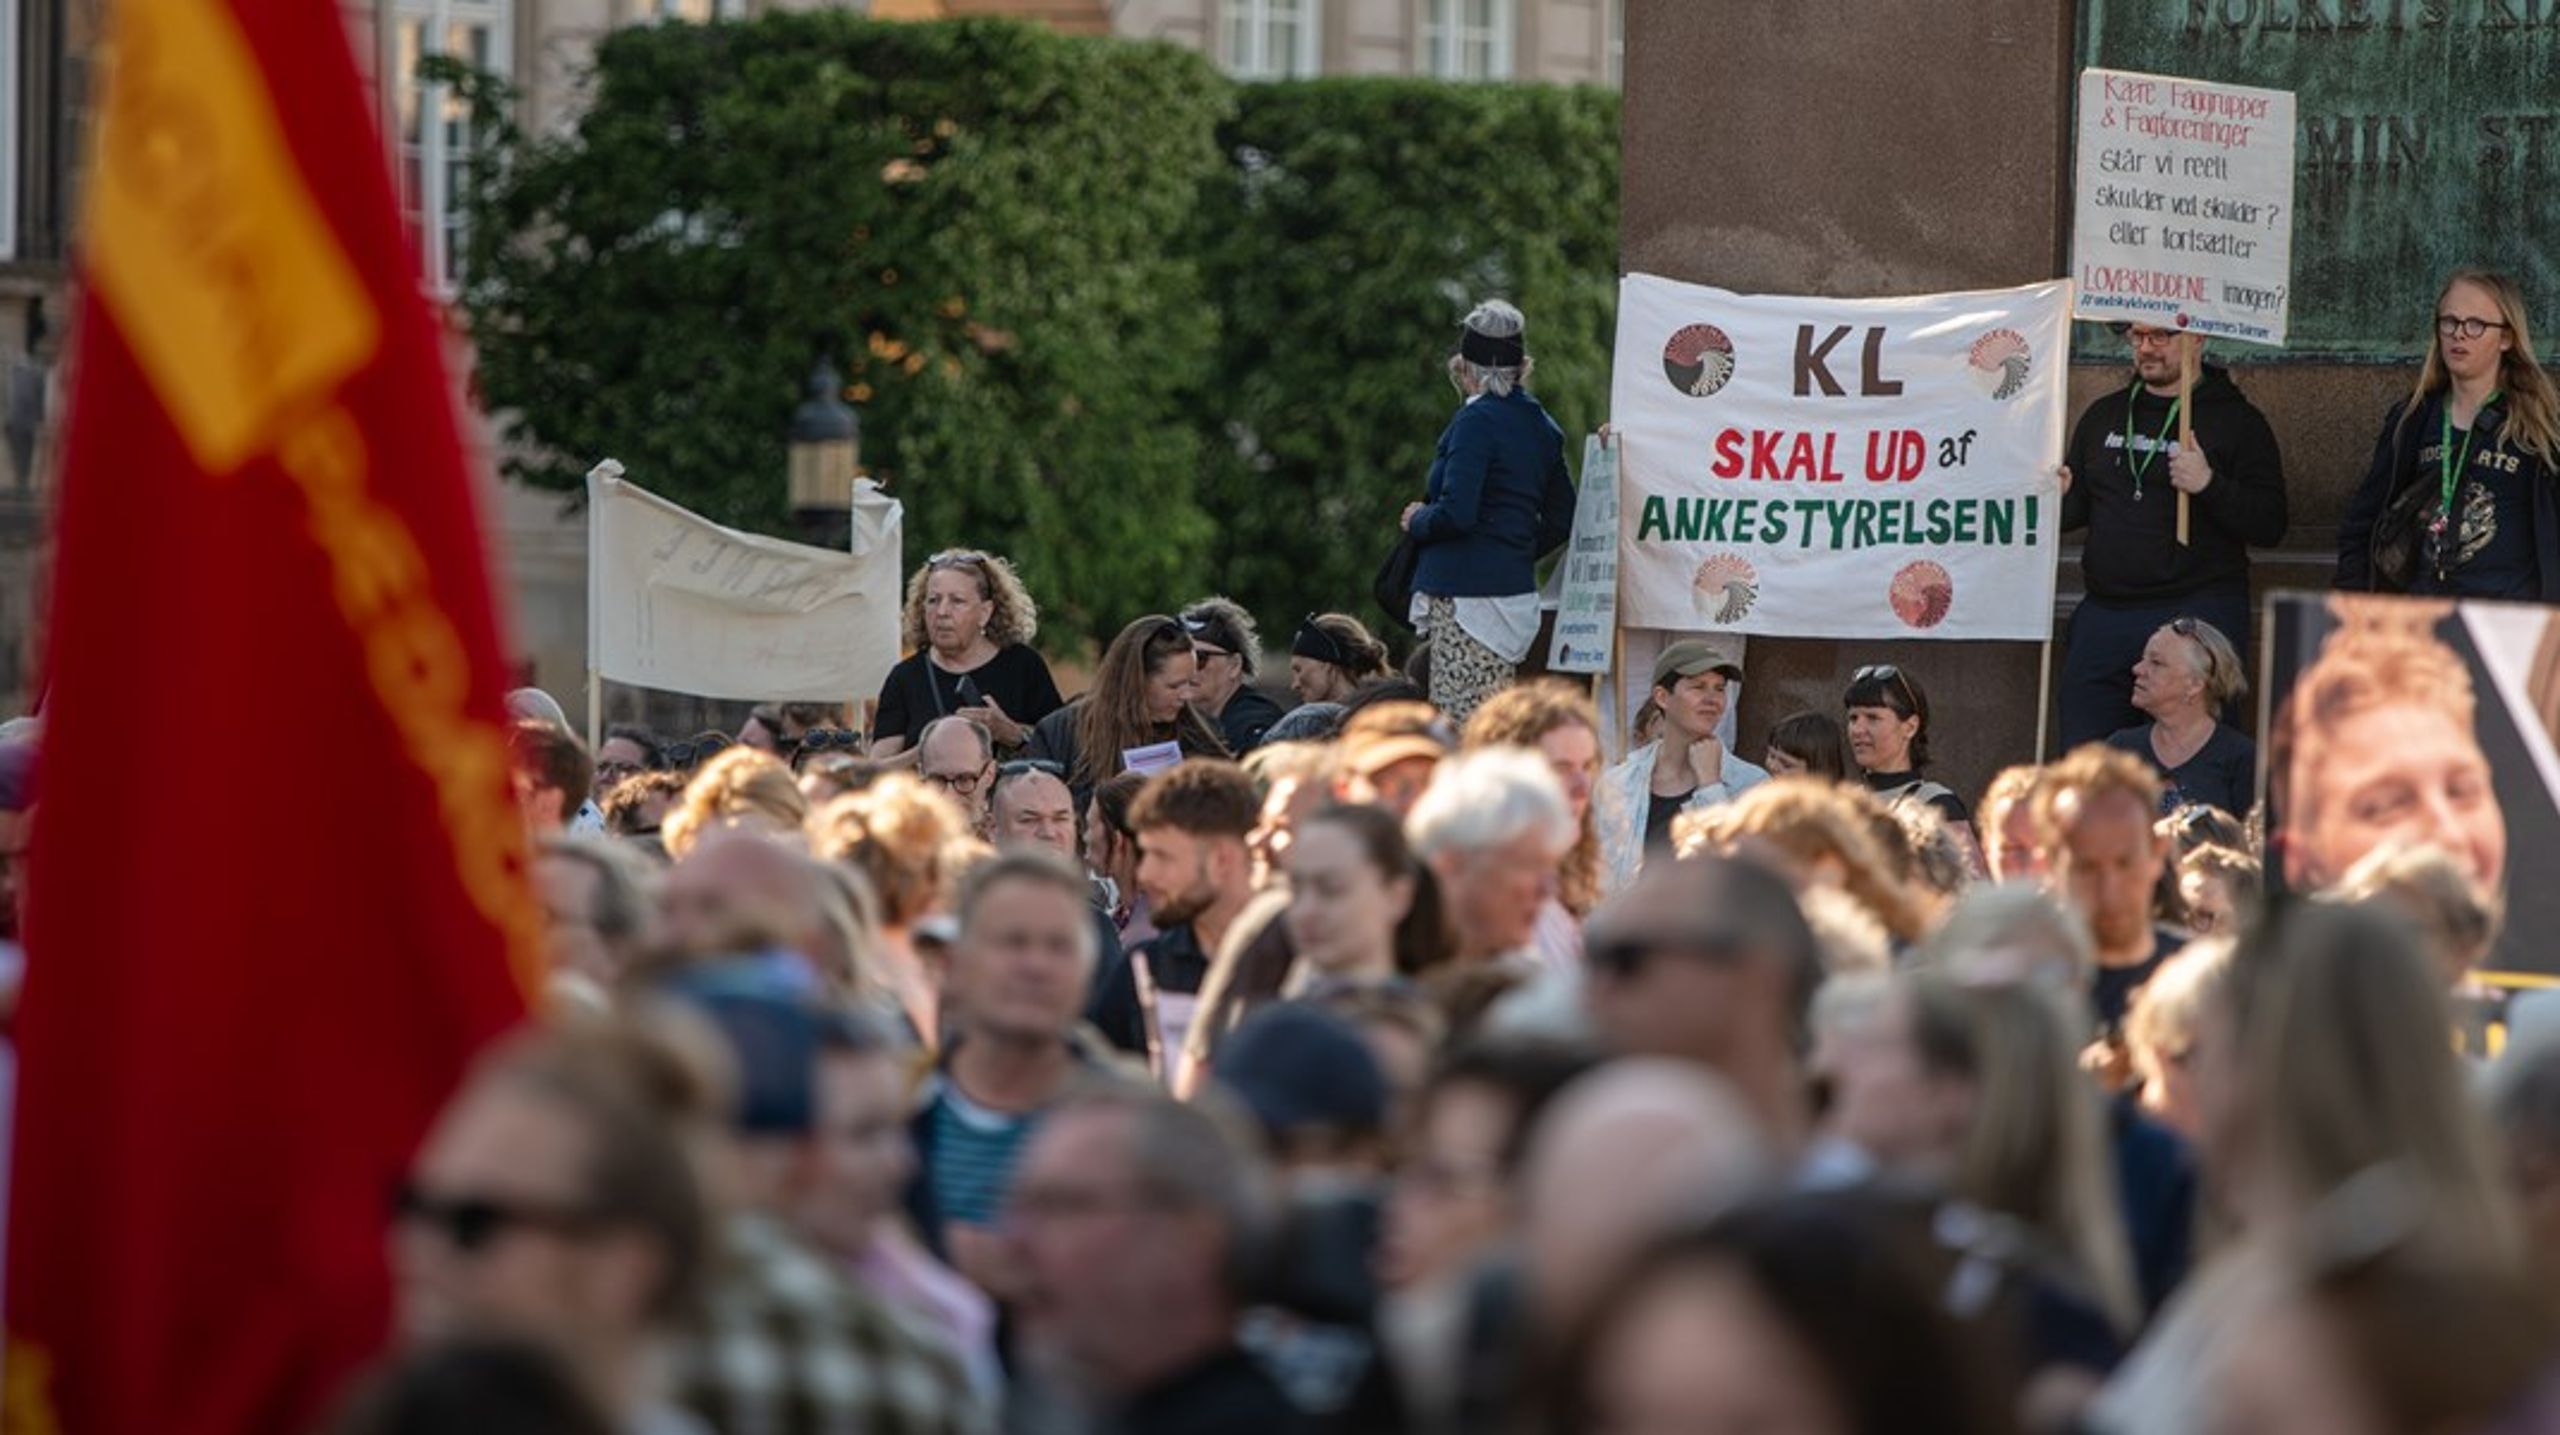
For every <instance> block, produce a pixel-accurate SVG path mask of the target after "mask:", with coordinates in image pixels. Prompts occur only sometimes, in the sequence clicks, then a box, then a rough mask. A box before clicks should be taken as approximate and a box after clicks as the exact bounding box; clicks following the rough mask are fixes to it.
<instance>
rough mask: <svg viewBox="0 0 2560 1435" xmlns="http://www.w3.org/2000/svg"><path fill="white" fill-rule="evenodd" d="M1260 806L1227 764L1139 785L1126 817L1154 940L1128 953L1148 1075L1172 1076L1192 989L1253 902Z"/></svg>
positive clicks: (1195, 994)
mask: <svg viewBox="0 0 2560 1435" xmlns="http://www.w3.org/2000/svg"><path fill="white" fill-rule="evenodd" d="M1261 809H1262V801H1261V798H1260V796H1259V795H1257V794H1256V793H1255V792H1254V789H1253V779H1252V778H1250V777H1247V776H1246V775H1245V772H1244V769H1243V768H1241V767H1238V766H1236V765H1235V764H1234V763H1232V762H1220V761H1216V760H1212V759H1205V758H1193V759H1191V760H1190V761H1188V762H1185V763H1183V764H1181V765H1180V766H1177V767H1175V768H1173V769H1172V770H1171V771H1169V772H1165V773H1163V774H1161V775H1159V776H1157V777H1155V778H1154V779H1152V780H1151V781H1149V782H1148V783H1147V785H1146V788H1145V790H1144V791H1142V792H1140V793H1139V794H1138V800H1137V801H1136V802H1134V803H1132V804H1130V807H1129V826H1130V828H1131V830H1133V831H1135V832H1136V833H1137V834H1138V890H1139V891H1141V892H1143V893H1145V894H1146V898H1147V902H1148V904H1149V906H1150V907H1151V908H1152V909H1153V914H1154V919H1155V924H1156V930H1157V936H1156V937H1155V938H1154V939H1153V940H1151V941H1148V942H1146V943H1144V944H1143V945H1140V946H1137V947H1134V948H1132V949H1130V952H1129V964H1130V970H1131V975H1133V976H1134V977H1135V978H1136V981H1137V990H1138V1003H1139V1007H1140V1009H1141V1013H1142V1015H1143V1018H1144V1020H1145V1029H1146V1033H1147V1042H1148V1048H1149V1050H1150V1051H1151V1052H1152V1053H1154V1054H1155V1057H1156V1059H1155V1061H1154V1062H1153V1063H1152V1064H1153V1065H1154V1066H1155V1068H1156V1071H1157V1074H1158V1075H1160V1076H1163V1077H1165V1078H1166V1079H1167V1080H1169V1081H1170V1080H1173V1079H1175V1078H1176V1077H1178V1076H1179V1075H1180V1073H1179V1072H1177V1071H1175V1070H1173V1066H1174V1065H1175V1064H1177V1060H1178V1056H1179V1053H1180V1052H1181V1051H1182V1049H1183V1044H1184V1039H1185V1038H1186V1037H1187V1036H1188V1035H1189V1033H1190V1030H1191V1019H1192V1016H1193V1014H1194V1013H1195V1011H1196V1010H1197V1008H1198V1004H1199V1000H1200V988H1201V986H1202V984H1203V983H1205V982H1206V981H1207V979H1208V975H1209V961H1210V958H1212V957H1214V956H1216V955H1217V952H1218V947H1219V945H1220V944H1221V943H1222V942H1224V941H1225V940H1226V937H1227V932H1228V929H1229V928H1231V927H1233V926H1234V925H1235V924H1236V919H1237V918H1238V917H1239V916H1240V915H1241V914H1242V913H1243V911H1244V908H1245V904H1246V903H1247V902H1248V901H1250V900H1252V898H1253V854H1252V851H1251V849H1250V848H1249V847H1248V846H1247V845H1246V839H1247V838H1248V837H1250V836H1251V835H1252V832H1253V825H1254V822H1255V820H1256V819H1257V818H1258V817H1259V816H1260V815H1261Z"/></svg>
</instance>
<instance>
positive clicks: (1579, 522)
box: [1547, 434, 1618, 673]
mask: <svg viewBox="0 0 2560 1435" xmlns="http://www.w3.org/2000/svg"><path fill="white" fill-rule="evenodd" d="M1556 573H1557V575H1558V577H1559V578H1560V579H1561V580H1562V582H1561V585H1560V592H1559V594H1558V597H1557V599H1556V632H1555V640H1554V642H1553V644H1552V645H1551V646H1550V647H1549V649H1548V652H1547V667H1548V668H1549V669H1550V670H1552V671H1555V672H1559V673H1605V672H1607V671H1609V649H1610V648H1611V646H1612V645H1613V643H1612V640H1613V639H1614V638H1615V637H1616V636H1617V630H1618V451H1617V450H1616V449H1614V448H1610V447H1608V446H1607V445H1605V444H1603V443H1601V442H1600V436H1599V435H1598V434H1593V435H1592V436H1591V437H1590V438H1588V439H1585V440H1584V441H1583V444H1582V488H1581V490H1580V491H1579V492H1578V493H1576V494H1575V496H1574V500H1573V538H1572V541H1570V542H1568V543H1567V544H1566V545H1565V549H1564V561H1563V562H1562V563H1559V564H1557V565H1556Z"/></svg>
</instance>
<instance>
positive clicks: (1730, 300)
mask: <svg viewBox="0 0 2560 1435" xmlns="http://www.w3.org/2000/svg"><path fill="white" fill-rule="evenodd" d="M2069 293H2070V286H2069V285H2068V284H2065V283H2061V282H2055V283H2049V284H2035V285H2029V286H2027V287H2025V288H2021V289H2004V290H1991V291H1985V292H1980V293H1970V294H1937V295H1925V296H1920V297H1916V298H1904V299H1814V298H1781V297H1775V296H1766V295H1749V296H1746V295H1740V294H1730V293H1727V292H1725V291H1724V290H1721V289H1711V288H1707V287H1705V286H1703V285H1696V284H1682V283H1678V282H1676V281H1673V280H1669V279H1662V278H1658V277H1655V276H1653V275H1648V274H1636V275H1630V276H1628V277H1627V278H1626V279H1625V280H1624V281H1623V282H1622V283H1621V284H1620V286H1619V302H1618V345H1617V367H1616V381H1615V384H1614V387H1613V389H1612V392H1611V398H1610V413H1611V418H1612V422H1613V423H1615V424H1616V425H1617V428H1618V438H1619V454H1618V462H1619V470H1620V475H1621V477H1620V490H1619V502H1620V510H1619V523H1618V527H1619V535H1620V538H1619V554H1620V584H1619V603H1620V607H1621V609H1622V612H1621V621H1623V622H1624V623H1626V624H1627V625H1628V626H1630V627H1637V628H1669V629H1677V630H1686V631H1693V632H1694V631H1702V630H1703V631H1710V632H1713V631H1722V632H1731V633H1748V634H1766V635H1770V636H1779V637H1805V638H2009V639H2023V640H2030V641H2035V640H2042V639H2043V638H2045V637H2046V636H2047V635H2048V634H2049V632H2050V630H2051V627H2052V621H2053V577H2054V555H2055V551H2056V549H2057V547H2058V546H2059V542H2060V522H2061V517H2062V514H2061V506H2062V505H2061V499H2060V497H2059V495H2058V493H2057V491H2056V486H2055V482H2054V478H2053V456H2054V455H2055V454H2057V453H2059V452H2061V450H2062V427H2063V402H2064V392H2063V384H2064V370H2065V364H2066V359H2067V355H2066V354H2065V352H2064V339H2065V335H2066V333H2067V330H2068V328H2069V324H2070V315H2069V303H2070V301H2069Z"/></svg>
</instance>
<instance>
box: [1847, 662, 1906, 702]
mask: <svg viewBox="0 0 2560 1435" xmlns="http://www.w3.org/2000/svg"><path fill="white" fill-rule="evenodd" d="M1849 682H1850V684H1851V686H1856V685H1857V684H1860V683H1865V682H1878V683H1893V684H1897V685H1899V686H1900V687H1901V689H1902V700H1903V701H1904V702H1906V703H1908V704H1910V705H1911V711H1913V712H1915V713H1916V712H1918V711H1920V695H1919V694H1918V693H1915V692H1913V691H1912V689H1911V680H1910V679H1909V678H1906V677H1904V676H1903V675H1902V669H1900V668H1897V667H1895V666H1894V665H1893V664H1891V663H1869V664H1867V665H1866V666H1865V667H1863V668H1860V669H1858V670H1857V671H1856V672H1854V673H1851V674H1850V675H1849Z"/></svg>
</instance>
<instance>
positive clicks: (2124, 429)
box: [2054, 324, 2287, 751]
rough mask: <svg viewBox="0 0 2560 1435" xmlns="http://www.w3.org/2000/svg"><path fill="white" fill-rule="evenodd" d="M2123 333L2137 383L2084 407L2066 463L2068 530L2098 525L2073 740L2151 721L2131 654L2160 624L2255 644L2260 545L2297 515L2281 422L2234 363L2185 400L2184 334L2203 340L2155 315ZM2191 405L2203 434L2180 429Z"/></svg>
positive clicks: (2071, 696)
mask: <svg viewBox="0 0 2560 1435" xmlns="http://www.w3.org/2000/svg"><path fill="white" fill-rule="evenodd" d="M2123 332H2124V336H2125V342H2126V343H2127V344H2128V345H2130V346H2131V348H2132V351H2133V381H2132V382H2131V383H2129V384H2127V385H2126V386H2125V387H2123V388H2121V389H2116V390H2113V391H2111V392H2109V393H2107V394H2105V395H2104V396H2102V397H2100V398H2099V399H2098V401H2097V402H2096V403H2093V404H2091V405H2090V406H2089V408H2088V411H2087V412H2086V413H2083V414H2082V415H2081V416H2080V423H2079V426H2078V427H2076V428H2074V429H2073V430H2072V431H2071V449H2070V452H2069V453H2068V454H2066V455H2065V456H2064V458H2063V464H2064V467H2063V469H2062V472H2061V475H2060V477H2061V480H2062V527H2063V531H2064V532H2066V533H2067V532H2069V531H2071V530H2072V529H2075V528H2077V529H2085V530H2086V531H2087V542H2086V544H2085V545H2084V547H2083V550H2082V553H2083V556H2082V559H2081V571H2082V574H2083V576H2084V578H2085V579H2086V580H2087V583H2088V589H2089V592H2088V596H2087V597H2086V598H2084V599H2082V600H2081V603H2080V606H2079V607H2077V608H2075V609H2073V610H2072V614H2071V621H2070V624H2069V625H2068V627H2067V628H2066V629H2065V631H2064V633H2063V638H2062V671H2061V673H2060V675H2059V678H2060V680H2059V682H2057V683H2056V685H2055V699H2054V702H2055V721H2056V723H2057V730H2058V731H2059V732H2060V733H2061V734H2062V748H2063V750H2064V751H2068V750H2070V749H2072V748H2075V747H2078V746H2079V745H2080V744H2082V743H2084V742H2101V741H2104V740H2105V738H2106V736H2107V734H2109V733H2111V732H2115V731H2117V730H2118V729H2120V728H2127V727H2131V726H2133V725H2134V724H2136V723H2138V722H2141V721H2143V714H2142V713H2141V712H2140V711H2139V710H2138V709H2136V708H2135V707H2134V706H2133V665H2134V663H2135V662H2136V661H2137V660H2139V659H2140V658H2141V657H2142V646H2143V644H2145V643H2147V642H2149V641H2150V640H2151V635H2152V634H2153V633H2154V632H2157V631H2158V630H2159V628H2160V626H2161V625H2162V624H2164V623H2167V622H2169V621H2171V620H2172V619H2176V618H2190V617H2191V618H2202V619H2204V620H2205V621H2206V622H2208V623H2211V624H2213V626H2214V627H2216V628H2218V629H2220V630H2221V631H2222V632H2224V633H2226V634H2228V635H2229V636H2230V638H2231V640H2232V642H2233V643H2234V644H2236V645H2237V646H2238V647H2239V649H2240V651H2242V652H2244V653H2245V652H2247V651H2249V644H2248V635H2249V550H2250V549H2251V548H2252V547H2257V548H2268V547H2273V546H2274V545H2275V544H2277V543H2280V542H2282V541H2284V534H2285V526H2286V522H2287V518H2286V514H2285V493H2284V459H2283V456H2282V455H2281V454H2279V453H2278V452H2277V449H2276V436H2275V430H2274V429H2272V428H2270V427H2268V425H2267V419H2266V415H2264V414H2261V413H2259V412H2258V410H2257V408H2256V406H2255V405H2252V404H2251V403H2250V402H2249V400H2248V399H2247V398H2246V397H2245V396H2243V395H2242V394H2241V392H2240V389H2239V386H2238V385H2236V384H2234V383H2232V382H2231V371H2230V370H2228V369H2221V368H2204V369H2203V370H2202V371H2201V372H2200V373H2199V374H2198V375H2197V377H2196V382H2195V391H2194V393H2193V394H2191V395H2190V396H2188V397H2187V398H2186V399H2184V400H2183V401H2182V400H2181V399H2180V398H2179V397H2178V368H2179V362H2180V359H2179V353H2178V350H2179V346H2180V345H2181V344H2186V343H2193V344H2196V345H2197V346H2198V347H2199V348H2201V347H2202V345H2203V341H2202V340H2201V339H2195V338H2190V337H2187V336H2182V335H2180V334H2179V333H2178V332H2177V331H2176V330H2174V329H2162V328H2155V327H2153V326H2151V325H2148V324H2134V325H2130V326H2128V327H2126V328H2125V329H2124V331H2123ZM2182 405H2183V407H2184V408H2185V409H2186V410H2187V411H2188V413H2189V414H2191V415H2192V418H2191V421H2190V423H2189V424H2188V425H2187V426H2188V427H2189V428H2191V429H2192V430H2193V431H2194V441H2193V442H2192V443H2181V442H2179V440H2178V430H2179V427H2180V424H2179V419H2180V418H2181V413H2180V410H2181V407H2182ZM2181 504H2184V505H2186V506H2187V510H2188V522H2187V532H2186V533H2185V534H2184V535H2183V536H2182V535H2181V534H2180V533H2179V532H2178V520H2177V514H2178V509H2179V505H2181Z"/></svg>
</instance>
